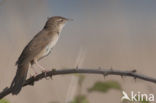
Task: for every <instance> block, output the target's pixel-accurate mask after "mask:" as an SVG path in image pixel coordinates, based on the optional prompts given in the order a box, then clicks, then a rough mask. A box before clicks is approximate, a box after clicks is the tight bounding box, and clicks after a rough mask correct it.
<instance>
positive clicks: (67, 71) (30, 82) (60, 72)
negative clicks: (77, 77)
mask: <svg viewBox="0 0 156 103" xmlns="http://www.w3.org/2000/svg"><path fill="white" fill-rule="evenodd" d="M73 73H85V74H100V75H103V76H104V77H105V76H108V75H118V76H121V77H123V76H129V77H133V78H134V79H136V78H138V79H142V80H144V81H148V82H152V83H156V78H152V77H148V76H145V75H142V74H138V73H136V70H132V71H120V70H113V69H109V70H106V69H102V68H99V69H87V68H81V69H80V68H76V69H74V68H72V69H62V70H55V69H52V70H51V71H48V72H46V75H45V73H40V74H38V75H37V76H35V77H30V78H29V79H27V80H26V81H25V83H24V85H23V87H24V86H27V85H32V86H33V85H34V82H37V81H39V80H41V79H43V78H47V77H50V78H52V76H55V75H65V74H73ZM11 91H12V90H11V88H8V87H6V88H5V89H3V91H2V92H0V99H2V98H3V97H5V96H7V95H9V94H10V93H11Z"/></svg>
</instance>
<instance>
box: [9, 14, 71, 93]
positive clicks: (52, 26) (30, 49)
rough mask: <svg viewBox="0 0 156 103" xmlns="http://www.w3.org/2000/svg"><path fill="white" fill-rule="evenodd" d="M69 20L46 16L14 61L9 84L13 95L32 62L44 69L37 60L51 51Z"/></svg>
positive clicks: (18, 88)
mask: <svg viewBox="0 0 156 103" xmlns="http://www.w3.org/2000/svg"><path fill="white" fill-rule="evenodd" d="M70 20H71V21H72V19H69V18H65V17H62V16H52V17H50V18H48V20H47V21H46V23H45V26H44V27H43V29H42V30H41V31H40V32H39V33H37V34H36V35H35V36H34V37H33V39H32V40H31V41H30V42H29V43H28V44H27V45H26V46H25V48H24V49H23V51H22V53H21V55H20V56H19V58H18V60H17V62H16V65H17V71H16V75H15V77H14V79H13V81H12V83H11V86H10V88H11V90H12V91H11V93H12V94H13V95H17V94H18V93H19V92H20V91H21V89H22V86H23V84H24V82H25V80H26V77H27V73H28V69H29V68H31V67H32V66H33V65H34V64H36V66H38V67H39V68H41V69H42V70H43V71H45V68H44V67H43V66H41V65H40V64H39V63H38V61H39V60H41V59H42V58H44V57H46V56H48V55H49V54H50V53H51V50H52V49H53V47H54V46H55V44H56V43H57V41H58V39H59V37H60V33H61V31H62V29H63V27H64V26H65V24H66V23H67V21H70Z"/></svg>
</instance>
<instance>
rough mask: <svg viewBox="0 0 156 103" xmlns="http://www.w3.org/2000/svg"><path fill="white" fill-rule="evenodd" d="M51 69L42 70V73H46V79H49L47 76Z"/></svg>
mask: <svg viewBox="0 0 156 103" xmlns="http://www.w3.org/2000/svg"><path fill="white" fill-rule="evenodd" d="M48 72H49V71H48V70H42V73H44V76H45V79H46V80H48V77H47V73H48Z"/></svg>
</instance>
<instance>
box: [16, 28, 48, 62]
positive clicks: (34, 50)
mask: <svg viewBox="0 0 156 103" xmlns="http://www.w3.org/2000/svg"><path fill="white" fill-rule="evenodd" d="M48 34H49V32H48V31H45V30H42V31H41V32H39V33H38V34H37V35H36V36H35V37H34V38H33V39H32V40H31V41H30V42H29V43H28V45H27V46H26V47H25V48H24V50H23V52H22V53H21V55H20V57H19V58H18V61H17V62H16V64H21V63H22V62H23V61H29V62H31V61H32V60H33V59H34V57H35V56H37V55H38V54H39V53H40V52H41V51H42V50H43V49H44V48H45V47H46V46H47V45H48V43H49V42H50V40H49V38H48V37H47V36H48Z"/></svg>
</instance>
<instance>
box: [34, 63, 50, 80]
mask: <svg viewBox="0 0 156 103" xmlns="http://www.w3.org/2000/svg"><path fill="white" fill-rule="evenodd" d="M35 64H36V66H37V67H39V68H40V69H41V71H42V72H43V73H44V74H45V77H46V73H47V72H48V70H46V69H45V68H44V67H43V66H42V65H40V64H39V63H38V61H37V60H36V61H35Z"/></svg>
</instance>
